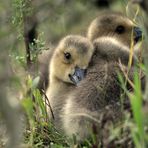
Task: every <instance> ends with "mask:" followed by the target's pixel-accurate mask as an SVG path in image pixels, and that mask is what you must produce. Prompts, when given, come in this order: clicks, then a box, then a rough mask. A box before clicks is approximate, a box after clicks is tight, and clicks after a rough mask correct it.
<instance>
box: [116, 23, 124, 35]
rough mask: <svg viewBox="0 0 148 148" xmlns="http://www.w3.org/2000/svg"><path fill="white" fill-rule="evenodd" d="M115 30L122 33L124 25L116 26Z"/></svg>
mask: <svg viewBox="0 0 148 148" xmlns="http://www.w3.org/2000/svg"><path fill="white" fill-rule="evenodd" d="M115 32H116V33H118V34H122V33H124V32H125V28H124V26H122V25H120V26H117V28H116V30H115Z"/></svg>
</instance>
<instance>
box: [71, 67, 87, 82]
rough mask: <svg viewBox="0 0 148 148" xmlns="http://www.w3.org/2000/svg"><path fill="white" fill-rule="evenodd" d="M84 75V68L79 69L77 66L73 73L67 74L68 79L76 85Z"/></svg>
mask: <svg viewBox="0 0 148 148" xmlns="http://www.w3.org/2000/svg"><path fill="white" fill-rule="evenodd" d="M85 75H86V69H81V68H79V67H76V68H75V72H74V74H73V75H69V78H70V80H71V81H72V82H73V83H74V84H75V85H77V84H78V83H79V82H80V81H81V80H82V79H83V78H84V77H85Z"/></svg>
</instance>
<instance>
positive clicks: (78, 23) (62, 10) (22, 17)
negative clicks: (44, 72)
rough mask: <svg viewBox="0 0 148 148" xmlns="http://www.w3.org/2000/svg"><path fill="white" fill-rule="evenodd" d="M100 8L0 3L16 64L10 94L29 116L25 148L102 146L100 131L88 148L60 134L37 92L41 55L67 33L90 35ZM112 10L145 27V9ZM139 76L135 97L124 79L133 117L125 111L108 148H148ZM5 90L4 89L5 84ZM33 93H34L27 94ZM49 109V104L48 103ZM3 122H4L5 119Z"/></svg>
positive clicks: (121, 4)
mask: <svg viewBox="0 0 148 148" xmlns="http://www.w3.org/2000/svg"><path fill="white" fill-rule="evenodd" d="M95 4H96V3H95V0H92V1H90V0H77V1H72V0H70V1H66V0H44V1H40V0H36V1H31V0H28V1H26V0H12V1H11V0H8V1H4V0H3V1H2V2H1V4H0V12H1V16H0V24H1V30H0V39H1V42H0V45H1V52H2V53H1V54H2V55H3V53H4V54H5V57H6V55H7V60H9V61H10V63H11V64H10V65H11V68H10V69H11V73H12V74H13V77H12V78H10V79H9V86H8V85H7V87H8V88H9V89H8V92H9V93H10V96H12V95H13V96H15V98H18V99H20V98H21V101H19V103H20V104H21V106H22V108H23V113H24V114H25V117H24V116H23V117H24V118H25V130H24V131H23V136H22V139H23V140H22V141H21V143H23V145H25V147H33V148H37V147H39V148H42V147H46V146H47V147H51V148H65V147H83V148H85V147H86V148H87V147H93V148H96V147H101V143H100V142H98V140H97V137H96V135H95V131H94V132H93V133H92V138H91V139H90V140H84V143H83V144H78V143H77V142H76V141H75V137H74V138H73V139H69V138H68V137H65V136H64V135H62V134H61V133H59V132H58V131H57V130H56V129H55V127H54V126H53V125H52V123H50V121H49V119H48V116H47V106H46V105H45V103H44V102H47V99H46V97H44V98H45V99H43V98H42V96H41V94H40V92H39V90H38V89H36V86H37V83H38V81H39V76H38V75H39V74H38V63H37V56H38V54H40V53H41V52H42V50H46V49H48V48H49V46H50V45H51V44H54V45H56V43H57V42H58V41H59V39H60V38H61V37H63V36H65V35H67V34H70V33H74V34H82V35H85V33H86V30H87V27H88V25H89V23H90V22H91V21H92V20H93V19H94V18H95V16H97V15H98V14H99V12H100V11H101V10H100V9H102V8H98V7H97V6H96V5H95ZM111 8H112V9H113V10H117V11H118V10H120V11H122V12H124V13H125V12H127V15H128V16H129V17H131V19H133V20H134V21H135V23H141V20H142V16H141V15H143V13H142V10H141V9H140V7H138V6H135V7H134V6H132V5H129V4H128V1H127V0H118V1H115V2H114V3H113V4H112V5H111ZM88 10H89V11H88ZM28 23H29V24H28ZM139 25H143V24H139ZM32 27H33V28H32ZM28 28H29V29H28ZM30 28H31V29H30ZM33 29H34V30H33ZM30 30H32V32H31V33H32V34H31V37H32V36H33V40H32V41H31V42H29V40H28V38H27V35H28V34H27V33H28V31H30ZM145 39H147V37H145ZM5 52H6V53H5ZM131 55H132V50H131ZM0 58H1V56H0ZM1 59H2V60H0V73H1V71H3V69H5V66H4V65H5V63H4V62H3V60H4V59H3V58H1ZM1 65H2V66H1ZM129 65H130V64H129ZM138 66H139V67H141V69H142V72H143V73H144V74H145V75H148V68H147V66H146V65H144V64H142V63H140V64H139V65H138ZM135 71H136V72H135V76H134V82H133V83H132V84H131V83H130V84H131V87H132V89H133V91H132V92H130V91H129V90H127V88H126V87H125V82H124V80H123V78H122V77H121V76H120V74H119V79H120V82H121V87H122V88H123V90H124V92H125V94H126V95H128V97H129V101H130V104H131V108H130V109H131V112H130V111H129V110H124V109H123V112H124V119H123V122H121V123H120V124H119V125H118V126H115V127H114V126H113V127H111V129H110V131H109V133H110V136H109V138H108V139H106V146H109V147H114V146H115V145H116V147H118V146H119V147H122V146H124V144H125V143H128V144H129V145H130V146H131V147H132V146H133V147H137V148H144V147H148V109H147V107H148V106H147V104H148V103H147V99H148V98H145V94H144V92H142V91H141V83H140V81H141V75H140V74H141V71H138V70H135ZM6 76H7V75H6ZM0 81H1V79H0ZM126 81H128V79H127V80H126ZM0 86H3V85H2V82H1V84H0ZM0 88H1V87H0ZM29 89H30V92H29V93H27V91H28V90H29ZM5 91H6V90H5ZM123 95H124V94H123ZM0 97H1V96H0ZM47 105H49V103H48V102H47ZM0 118H2V117H1V116H0ZM0 128H1V123H0ZM94 128H95V127H94ZM0 131H1V130H0ZM4 144H5V141H3V140H1V134H0V147H3V146H4ZM20 147H21V146H20Z"/></svg>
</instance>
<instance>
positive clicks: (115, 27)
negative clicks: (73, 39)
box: [87, 12, 142, 47]
mask: <svg viewBox="0 0 148 148" xmlns="http://www.w3.org/2000/svg"><path fill="white" fill-rule="evenodd" d="M102 36H110V37H114V38H116V39H117V40H119V41H120V42H121V43H123V44H124V45H127V46H128V47H129V46H130V45H131V41H134V44H136V43H137V42H138V41H139V40H141V39H142V31H141V30H140V28H139V27H137V26H136V25H135V24H134V23H133V22H132V21H131V20H130V19H128V18H127V17H126V16H124V15H122V14H120V13H116V12H105V13H103V14H102V15H100V16H99V17H97V18H96V19H95V20H93V21H92V23H91V24H90V26H89V28H88V33H87V37H88V38H89V39H90V40H91V41H94V40H95V39H97V38H99V37H102Z"/></svg>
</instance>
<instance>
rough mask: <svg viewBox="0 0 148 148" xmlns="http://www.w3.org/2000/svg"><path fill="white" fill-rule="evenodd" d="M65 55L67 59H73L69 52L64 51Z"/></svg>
mask: <svg viewBox="0 0 148 148" xmlns="http://www.w3.org/2000/svg"><path fill="white" fill-rule="evenodd" d="M64 57H65V58H66V59H67V60H70V59H71V54H70V53H69V52H66V53H64Z"/></svg>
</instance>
